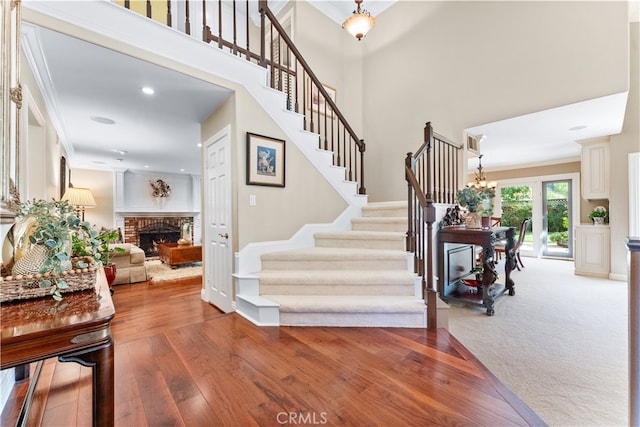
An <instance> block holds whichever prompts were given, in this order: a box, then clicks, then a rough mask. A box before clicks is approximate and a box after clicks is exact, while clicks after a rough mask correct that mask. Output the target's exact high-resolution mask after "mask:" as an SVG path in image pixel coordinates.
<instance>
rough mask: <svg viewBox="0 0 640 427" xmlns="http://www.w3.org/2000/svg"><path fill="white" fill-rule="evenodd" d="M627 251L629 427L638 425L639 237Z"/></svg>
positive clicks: (639, 380)
mask: <svg viewBox="0 0 640 427" xmlns="http://www.w3.org/2000/svg"><path fill="white" fill-rule="evenodd" d="M627 248H628V249H629V425H630V426H637V425H640V404H639V403H638V400H640V350H639V349H640V237H629V238H628V239H627Z"/></svg>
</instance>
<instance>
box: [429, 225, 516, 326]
mask: <svg viewBox="0 0 640 427" xmlns="http://www.w3.org/2000/svg"><path fill="white" fill-rule="evenodd" d="M513 235H514V229H513V228H512V227H495V228H492V229H488V230H483V229H471V228H460V227H444V228H443V229H441V230H440V231H438V292H439V293H440V298H441V299H442V300H443V301H445V302H448V301H457V302H462V303H465V304H470V305H475V306H480V307H485V308H486V309H487V315H488V316H493V314H494V308H493V306H494V303H495V301H496V299H497V298H498V297H500V296H502V295H503V294H504V293H505V292H508V293H509V295H512V296H513V295H515V289H514V286H515V284H514V283H513V280H512V279H511V271H512V270H513V269H514V268H515V256H514V254H513V251H512V249H513V247H514V240H513ZM499 241H506V244H505V254H506V260H505V266H504V273H505V283H504V284H500V283H496V279H497V277H498V274H497V272H496V270H495V266H494V262H493V261H494V250H493V245H494V244H495V243H496V242H499ZM449 244H451V245H449ZM445 246H447V247H445ZM475 246H480V247H481V248H482V285H481V286H480V288H478V290H477V292H473V291H470V289H469V287H467V286H465V284H464V282H463V280H464V279H465V278H474V277H475V272H474V270H473V269H474V267H475V256H476V253H475ZM454 263H455V264H456V265H453V264H454Z"/></svg>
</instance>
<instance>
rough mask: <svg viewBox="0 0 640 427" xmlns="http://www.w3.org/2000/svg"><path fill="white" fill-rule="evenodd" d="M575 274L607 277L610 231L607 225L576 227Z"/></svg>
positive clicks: (582, 225)
mask: <svg viewBox="0 0 640 427" xmlns="http://www.w3.org/2000/svg"><path fill="white" fill-rule="evenodd" d="M575 236H576V253H575V274H579V275H583V276H598V277H609V270H610V255H609V254H610V253H611V230H610V228H609V226H608V225H592V224H581V225H578V226H576V233H575Z"/></svg>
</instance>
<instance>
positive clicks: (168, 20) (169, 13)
mask: <svg viewBox="0 0 640 427" xmlns="http://www.w3.org/2000/svg"><path fill="white" fill-rule="evenodd" d="M167 26H168V27H170V26H171V0H167Z"/></svg>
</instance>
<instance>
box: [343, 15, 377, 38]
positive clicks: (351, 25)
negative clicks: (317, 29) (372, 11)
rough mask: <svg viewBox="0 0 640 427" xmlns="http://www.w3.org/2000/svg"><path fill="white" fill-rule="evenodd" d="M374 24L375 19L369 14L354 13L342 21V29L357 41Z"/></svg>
mask: <svg viewBox="0 0 640 427" xmlns="http://www.w3.org/2000/svg"><path fill="white" fill-rule="evenodd" d="M375 23H376V19H375V18H374V17H372V16H371V15H369V13H355V14H353V15H351V16H350V17H349V18H348V19H347V20H346V21H344V24H342V28H344V29H345V30H347V31H348V32H349V33H351V35H352V36H354V37H355V38H357V39H358V40H362V38H363V37H364V36H366V35H367V33H368V32H369V30H371V29H372V28H373V26H374V25H375Z"/></svg>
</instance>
